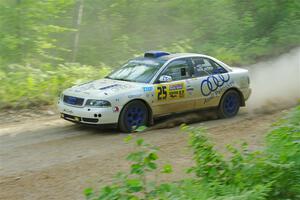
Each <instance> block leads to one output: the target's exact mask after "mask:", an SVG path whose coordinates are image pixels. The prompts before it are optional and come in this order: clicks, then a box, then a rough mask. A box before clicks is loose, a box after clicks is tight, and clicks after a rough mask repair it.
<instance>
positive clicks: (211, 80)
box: [200, 73, 230, 96]
mask: <svg viewBox="0 0 300 200" xmlns="http://www.w3.org/2000/svg"><path fill="white" fill-rule="evenodd" d="M229 80H230V75H229V74H228V73H227V74H216V75H210V76H208V77H207V78H206V79H204V80H203V81H202V82H201V86H200V89H201V93H202V95H203V96H210V95H211V94H212V93H213V92H215V91H217V90H218V89H219V88H221V87H222V86H223V85H224V84H225V83H227V82H228V81H229Z"/></svg>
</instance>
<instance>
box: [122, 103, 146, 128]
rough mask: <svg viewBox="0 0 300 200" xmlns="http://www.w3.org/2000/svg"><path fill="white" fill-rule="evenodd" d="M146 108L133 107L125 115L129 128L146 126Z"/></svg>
mask: <svg viewBox="0 0 300 200" xmlns="http://www.w3.org/2000/svg"><path fill="white" fill-rule="evenodd" d="M146 112H147V110H146V108H144V107H143V106H131V107H129V108H128V110H127V112H126V115H125V122H126V124H127V126H128V127H129V128H133V127H138V126H141V125H144V123H145V121H146Z"/></svg>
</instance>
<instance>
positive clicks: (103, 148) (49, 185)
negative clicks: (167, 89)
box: [0, 110, 283, 200]
mask: <svg viewBox="0 0 300 200" xmlns="http://www.w3.org/2000/svg"><path fill="white" fill-rule="evenodd" d="M282 114H283V111H282V110H281V111H274V112H272V113H268V114H254V115H251V114H249V113H247V112H245V111H243V110H242V112H241V113H240V114H239V116H237V117H235V118H233V119H225V120H210V121H202V122H200V123H195V124H193V126H200V125H203V126H206V127H208V132H209V134H210V136H211V137H212V139H213V141H214V142H215V143H216V144H217V148H219V149H220V150H223V149H224V145H225V144H228V143H234V141H239V142H241V140H244V141H247V142H248V143H249V144H250V147H251V148H261V146H262V138H263V134H264V133H265V131H266V130H267V129H269V127H270V125H271V124H272V123H273V122H274V121H276V120H277V119H278V118H280V116H282ZM164 123H165V122H164ZM0 135H1V136H0V159H1V169H0V188H1V190H0V199H3V200H4V199H5V200H9V199H14V200H16V199H73V200H74V199H83V195H82V191H83V189H84V188H86V187H94V188H98V187H99V186H101V185H103V183H108V182H110V181H111V180H112V177H113V175H114V174H116V172H118V171H122V170H126V169H127V167H128V163H127V162H125V160H124V158H125V157H126V155H127V154H128V153H129V152H131V151H133V149H134V145H133V144H126V143H124V141H123V139H124V138H125V137H127V135H126V134H119V133H117V132H116V131H113V130H99V129H96V128H87V127H80V126H77V125H73V124H70V123H68V122H64V121H61V120H60V119H56V117H52V118H51V119H49V118H45V119H43V118H41V119H39V120H35V121H27V122H24V123H20V124H18V125H10V124H8V125H2V127H1V132H0ZM137 137H141V138H144V139H145V140H146V141H147V142H149V143H151V144H155V145H157V146H158V147H159V148H160V149H161V151H160V152H159V155H160V163H161V164H166V163H170V164H172V165H173V166H174V173H173V174H171V175H168V176H166V177H162V179H163V180H164V179H168V180H176V179H178V178H181V177H182V175H184V170H185V169H186V167H187V166H191V164H192V160H191V153H190V151H189V149H188V148H187V144H188V143H187V139H188V137H187V135H186V134H183V133H182V132H181V131H180V130H179V128H178V127H174V128H168V129H156V130H151V131H146V132H144V133H139V134H138V135H137Z"/></svg>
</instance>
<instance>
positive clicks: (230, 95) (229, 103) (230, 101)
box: [218, 90, 241, 118]
mask: <svg viewBox="0 0 300 200" xmlns="http://www.w3.org/2000/svg"><path fill="white" fill-rule="evenodd" d="M240 105H241V101H240V95H239V93H238V92H237V91H235V90H229V91H228V92H226V93H225V94H224V95H223V97H222V99H221V102H220V104H219V109H218V115H219V117H221V118H229V117H234V116H235V115H236V114H237V113H238V111H239V109H240Z"/></svg>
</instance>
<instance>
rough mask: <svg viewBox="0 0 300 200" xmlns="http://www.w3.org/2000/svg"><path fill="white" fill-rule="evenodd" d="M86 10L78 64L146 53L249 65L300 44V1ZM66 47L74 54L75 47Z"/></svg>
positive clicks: (229, 0) (105, 3)
mask: <svg viewBox="0 0 300 200" xmlns="http://www.w3.org/2000/svg"><path fill="white" fill-rule="evenodd" d="M84 6H85V9H84V13H85V14H84V18H83V23H82V25H81V27H80V34H81V45H80V47H79V55H78V60H77V61H79V62H82V63H88V64H94V65H97V64H98V59H95V58H99V59H100V60H101V61H102V62H104V63H106V64H109V65H118V64H119V62H123V61H124V60H127V59H128V58H131V57H132V56H133V55H141V54H142V52H144V51H145V50H149V49H163V50H166V51H170V52H198V53H206V54H209V55H212V56H214V57H217V58H220V59H221V60H224V61H225V62H227V63H228V64H241V63H243V64H244V63H253V62H255V61H256V59H257V58H260V57H262V56H266V55H273V54H276V53H278V52H282V51H285V50H286V49H288V48H290V47H294V46H297V45H299V44H300V13H299V10H300V3H299V1H297V0H288V1H274V0H264V1H261V0H253V1H239V0H219V1H211V0H185V1H184V2H183V1H182V0H171V1H158V0H155V1H140V0H94V1H86V2H85V5H84ZM65 23H66V24H67V26H70V25H71V21H66V22H65ZM68 23H70V24H68ZM71 34H72V33H68V32H66V33H65V35H66V37H67V36H70V35H71ZM62 42H64V45H66V47H67V48H71V46H72V41H70V42H69V43H68V42H67V41H65V40H62ZM99 52H101V54H99ZM66 54H68V52H66Z"/></svg>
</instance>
